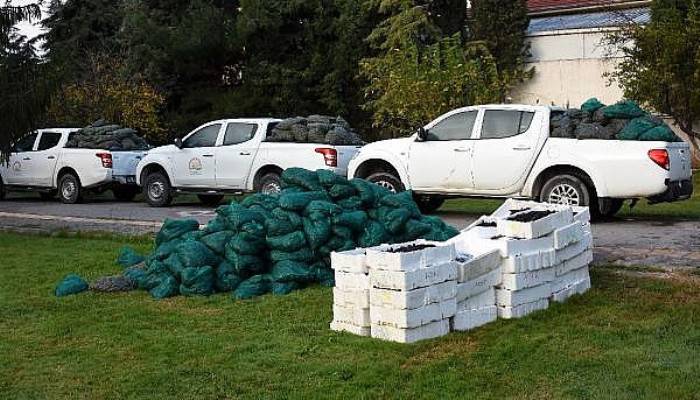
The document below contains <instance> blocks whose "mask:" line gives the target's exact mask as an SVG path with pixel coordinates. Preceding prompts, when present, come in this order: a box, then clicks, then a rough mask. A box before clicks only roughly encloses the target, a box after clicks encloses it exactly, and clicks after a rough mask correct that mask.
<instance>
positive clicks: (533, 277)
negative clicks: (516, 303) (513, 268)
mask: <svg viewBox="0 0 700 400" xmlns="http://www.w3.org/2000/svg"><path fill="white" fill-rule="evenodd" d="M553 280H554V268H545V269H539V270H537V271H528V272H522V273H520V274H503V282H502V283H501V285H500V287H501V288H503V289H508V290H523V289H527V288H531V287H535V286H539V285H542V284H545V283H549V282H551V281H553Z"/></svg>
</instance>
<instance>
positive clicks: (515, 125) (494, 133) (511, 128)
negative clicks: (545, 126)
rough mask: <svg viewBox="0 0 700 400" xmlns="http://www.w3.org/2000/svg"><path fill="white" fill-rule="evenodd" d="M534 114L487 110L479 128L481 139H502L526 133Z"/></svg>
mask: <svg viewBox="0 0 700 400" xmlns="http://www.w3.org/2000/svg"><path fill="white" fill-rule="evenodd" d="M534 117H535V113H534V112H528V111H516V110H487V111H486V113H485V114H484V123H483V126H482V128H481V139H503V138H508V137H512V136H517V135H520V134H523V133H525V132H527V130H528V129H530V125H531V124H532V119H533V118H534Z"/></svg>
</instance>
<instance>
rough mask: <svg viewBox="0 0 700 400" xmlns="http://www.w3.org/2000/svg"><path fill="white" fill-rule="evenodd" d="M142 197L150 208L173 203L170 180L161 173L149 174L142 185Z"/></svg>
mask: <svg viewBox="0 0 700 400" xmlns="http://www.w3.org/2000/svg"><path fill="white" fill-rule="evenodd" d="M143 196H144V197H145V198H146V202H147V203H148V204H149V205H150V206H151V207H165V206H168V205H169V204H170V203H171V202H172V201H173V193H172V188H171V187H170V180H169V179H168V177H167V176H165V174H164V173H162V172H153V173H150V174H149V175H148V176H147V177H146V179H145V181H144V183H143Z"/></svg>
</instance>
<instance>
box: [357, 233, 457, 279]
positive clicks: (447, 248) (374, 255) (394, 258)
mask: <svg viewBox="0 0 700 400" xmlns="http://www.w3.org/2000/svg"><path fill="white" fill-rule="evenodd" d="M424 245H429V246H432V247H426V248H423V249H421V250H416V251H411V252H396V253H393V252H391V250H392V249H399V248H401V247H405V246H424ZM454 258H455V246H454V244H449V243H448V244H445V243H441V242H430V241H426V240H416V241H414V242H408V243H400V244H393V245H383V246H379V247H373V248H370V249H367V265H368V266H369V267H370V268H372V269H383V270H387V271H415V270H417V269H419V268H424V267H427V266H431V265H439V264H444V263H447V262H450V261H453V260H454Z"/></svg>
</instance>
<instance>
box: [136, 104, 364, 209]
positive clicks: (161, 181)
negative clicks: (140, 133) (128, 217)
mask: <svg viewBox="0 0 700 400" xmlns="http://www.w3.org/2000/svg"><path fill="white" fill-rule="evenodd" d="M278 122H280V120H279V119H270V118H254V119H226V120H218V121H212V122H208V123H206V124H204V125H202V126H200V127H198V128H197V129H195V130H194V131H192V132H191V133H190V134H188V135H187V136H185V137H184V138H183V139H182V140H179V139H178V140H176V141H175V145H169V146H163V147H159V148H156V149H153V150H151V151H150V152H149V153H148V156H146V157H145V158H144V159H143V160H141V162H140V163H139V165H138V167H137V172H136V176H137V183H138V184H139V186H141V187H142V188H143V194H144V196H145V198H146V201H147V202H148V203H149V204H150V205H151V206H154V207H162V206H167V205H169V204H170V203H171V202H172V199H173V196H175V195H176V194H178V193H192V194H196V195H197V196H198V197H199V199H200V201H202V202H203V203H204V204H208V205H215V204H218V203H219V202H220V201H221V199H222V198H223V196H224V195H225V194H228V193H244V192H254V191H257V192H261V193H266V194H271V193H277V192H279V191H280V189H281V181H280V175H281V174H282V171H284V170H285V169H287V168H291V167H299V168H306V169H308V170H312V171H315V170H318V169H328V170H331V171H333V172H335V173H337V174H341V175H345V174H346V173H347V167H348V164H349V162H350V159H351V158H352V157H354V156H355V154H356V153H357V152H358V151H359V149H360V146H333V145H328V144H320V143H282V142H266V141H265V138H266V137H267V134H268V133H269V132H270V131H271V130H272V129H273V128H274V126H275V125H276V124H277V123H278Z"/></svg>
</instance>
